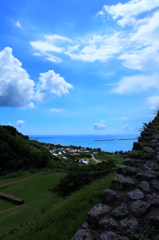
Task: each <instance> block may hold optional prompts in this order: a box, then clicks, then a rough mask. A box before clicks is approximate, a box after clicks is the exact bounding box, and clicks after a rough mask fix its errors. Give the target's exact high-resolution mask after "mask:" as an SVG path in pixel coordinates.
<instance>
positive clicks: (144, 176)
mask: <svg viewBox="0 0 159 240" xmlns="http://www.w3.org/2000/svg"><path fill="white" fill-rule="evenodd" d="M157 175H158V173H156V172H155V171H153V170H146V171H141V172H139V173H137V175H136V178H137V179H139V180H146V181H150V180H152V179H154V178H156V177H157Z"/></svg>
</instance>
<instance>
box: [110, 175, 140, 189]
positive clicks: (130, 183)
mask: <svg viewBox="0 0 159 240" xmlns="http://www.w3.org/2000/svg"><path fill="white" fill-rule="evenodd" d="M114 180H117V181H119V182H120V183H121V184H122V186H123V188H124V189H133V188H135V187H136V183H135V181H134V180H133V179H131V178H129V177H125V176H123V175H121V174H116V176H115V177H114Z"/></svg>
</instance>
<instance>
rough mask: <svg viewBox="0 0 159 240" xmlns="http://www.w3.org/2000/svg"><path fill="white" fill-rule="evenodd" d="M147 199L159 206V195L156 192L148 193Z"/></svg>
mask: <svg viewBox="0 0 159 240" xmlns="http://www.w3.org/2000/svg"><path fill="white" fill-rule="evenodd" d="M147 201H148V202H149V203H150V204H152V205H154V206H156V207H159V195H158V194H156V193H152V194H148V195H147Z"/></svg>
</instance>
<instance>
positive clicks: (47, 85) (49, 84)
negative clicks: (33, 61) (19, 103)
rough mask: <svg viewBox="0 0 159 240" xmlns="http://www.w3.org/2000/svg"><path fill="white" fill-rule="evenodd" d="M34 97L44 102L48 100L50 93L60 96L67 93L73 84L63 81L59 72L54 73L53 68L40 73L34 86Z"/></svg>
mask: <svg viewBox="0 0 159 240" xmlns="http://www.w3.org/2000/svg"><path fill="white" fill-rule="evenodd" d="M36 88H37V90H36V93H35V99H36V100H37V101H38V102H41V103H44V102H46V101H48V100H49V99H50V98H51V97H52V95H53V94H54V95H57V96H59V97H60V96H61V95H63V94H67V93H69V90H70V89H72V88H73V86H72V85H71V84H69V83H67V82H66V81H65V79H64V78H63V77H61V76H60V74H56V73H55V72H54V71H53V70H49V71H48V72H45V73H40V77H39V83H38V84H37V86H36Z"/></svg>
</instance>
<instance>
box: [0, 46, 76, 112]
mask: <svg viewBox="0 0 159 240" xmlns="http://www.w3.org/2000/svg"><path fill="white" fill-rule="evenodd" d="M71 88H73V86H72V85H71V84H69V83H67V82H66V81H65V79H64V78H63V77H61V76H60V74H58V73H57V74H56V73H55V72H54V71H53V70H49V71H48V72H45V73H40V77H39V81H37V84H36V85H35V83H34V81H33V80H31V79H30V77H29V74H28V73H27V72H26V70H25V69H24V68H22V63H21V62H20V61H19V60H18V59H17V58H15V57H14V56H13V54H12V49H11V48H9V47H6V48H5V49H4V50H2V51H1V52H0V106H4V107H20V108H23V109H24V108H26V107H28V108H35V107H36V102H39V103H44V102H46V101H48V100H49V99H51V98H52V96H53V95H55V96H58V97H60V96H61V95H63V94H67V93H69V90H70V89H71Z"/></svg>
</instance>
